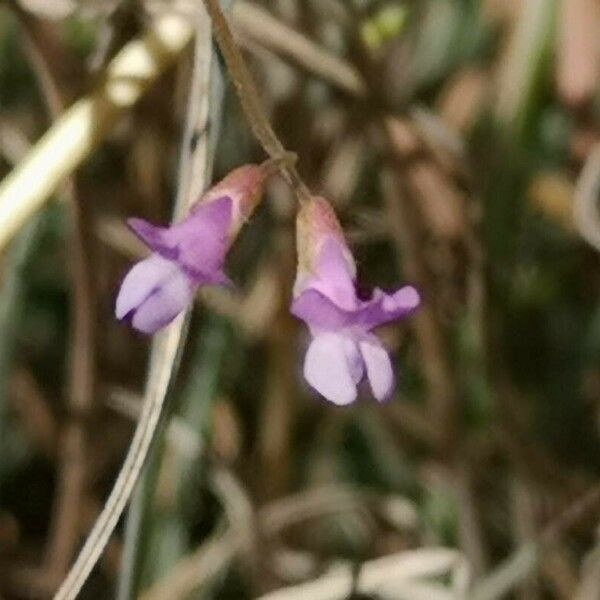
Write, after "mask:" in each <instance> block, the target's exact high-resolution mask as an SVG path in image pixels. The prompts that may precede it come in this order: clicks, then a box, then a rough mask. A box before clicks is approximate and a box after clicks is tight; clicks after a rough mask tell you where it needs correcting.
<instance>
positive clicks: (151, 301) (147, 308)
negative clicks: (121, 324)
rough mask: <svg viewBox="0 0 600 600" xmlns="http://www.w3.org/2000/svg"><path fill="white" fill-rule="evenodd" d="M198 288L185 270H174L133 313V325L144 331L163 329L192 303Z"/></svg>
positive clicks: (152, 331) (151, 331)
mask: <svg viewBox="0 0 600 600" xmlns="http://www.w3.org/2000/svg"><path fill="white" fill-rule="evenodd" d="M197 288H198V286H197V285H196V284H194V283H193V282H192V281H191V280H190V279H189V277H188V276H187V275H186V274H185V273H184V272H183V271H181V270H180V269H176V270H174V271H173V272H172V273H171V275H170V276H169V278H168V279H166V280H165V281H163V282H162V284H161V285H160V286H158V287H156V288H154V290H153V291H152V293H151V294H150V295H149V296H148V297H147V298H146V300H145V301H144V302H143V303H142V304H141V305H140V307H139V308H138V309H137V310H136V311H135V312H134V313H133V316H132V318H131V324H132V326H133V327H135V328H136V329H138V330H139V331H142V332H144V333H155V332H156V331H158V330H159V329H162V328H163V327H165V326H166V325H168V324H169V323H170V322H171V321H172V320H173V319H174V318H175V317H176V316H177V315H178V314H179V313H181V312H183V311H184V310H185V309H186V308H187V307H188V305H189V304H191V302H192V300H193V298H194V294H195V292H196V290H197Z"/></svg>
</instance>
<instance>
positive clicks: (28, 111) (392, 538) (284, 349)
mask: <svg viewBox="0 0 600 600" xmlns="http://www.w3.org/2000/svg"><path fill="white" fill-rule="evenodd" d="M199 4H201V3H200V2H193V1H190V2H182V3H177V2H175V3H174V2H167V1H162V2H161V1H159V0H154V1H150V0H86V1H80V2H79V1H76V0H52V1H50V0H11V1H4V2H2V3H0V170H1V172H2V175H5V174H7V173H8V172H9V171H10V170H11V169H12V168H13V167H14V166H15V165H17V164H19V162H20V161H21V160H22V159H23V157H24V156H25V155H26V154H27V152H28V150H29V148H30V147H31V146H32V145H33V144H34V143H35V142H36V140H37V139H38V138H39V137H40V136H41V135H42V133H43V132H44V131H46V130H47V129H48V128H49V127H51V126H52V123H53V122H54V121H55V120H56V118H57V116H58V115H59V114H60V112H61V111H62V110H63V109H64V108H65V107H67V106H69V105H70V104H71V103H72V102H73V101H74V100H76V99H77V98H79V97H82V96H84V95H86V94H87V93H89V92H90V90H91V89H93V87H94V85H95V84H96V83H97V82H98V81H99V80H101V78H102V73H103V70H104V68H105V66H106V65H107V64H108V62H109V61H110V59H111V57H112V56H113V55H114V54H115V53H116V52H117V51H118V50H119V49H120V48H121V47H123V46H124V45H126V44H127V43H128V42H130V41H131V40H133V39H135V38H137V37H139V36H140V35H141V34H142V33H143V31H144V30H145V29H146V27H147V26H148V24H149V22H150V21H151V20H152V19H154V18H155V17H156V15H157V14H158V13H160V12H161V11H163V12H164V11H183V12H184V13H185V11H194V10H195V8H196V7H197V6H198V5H199ZM232 4H233V5H232V7H231V9H230V12H229V14H230V17H231V21H232V25H233V27H234V29H235V31H236V34H237V35H238V36H239V42H240V44H241V45H242V47H243V48H244V51H245V52H246V55H247V57H248V60H249V63H250V65H251V68H252V71H253V73H254V74H255V76H256V78H257V81H258V84H259V88H260V92H261V95H262V100H263V102H264V105H265V107H266V108H267V110H268V113H269V115H270V117H271V118H272V122H273V125H274V128H275V129H276V131H277V132H278V133H279V134H280V135H281V137H282V139H283V140H284V141H285V143H286V145H287V147H288V148H290V149H292V150H293V151H295V152H297V153H298V155H299V163H298V167H299V170H300V171H301V173H302V174H303V176H304V177H305V178H306V180H307V182H308V183H309V185H310V186H311V187H312V189H313V190H315V191H317V192H319V193H321V194H323V195H325V196H327V197H328V198H329V199H330V200H331V201H332V202H333V203H334V205H335V206H336V208H337V210H338V211H339V214H340V217H341V219H342V221H343V223H344V226H345V227H346V230H347V232H348V235H349V236H350V239H351V240H352V243H353V248H354V249H355V252H356V256H357V260H358V263H359V271H360V273H361V277H362V280H363V281H364V282H365V283H366V284H367V285H380V286H381V287H386V286H388V287H392V286H394V285H397V284H398V283H399V282H403V281H409V282H411V283H414V284H415V285H417V286H419V288H420V289H421V290H422V291H423V295H424V299H425V302H424V306H423V309H422V310H421V311H420V313H419V315H418V317H416V318H414V319H412V320H411V321H410V322H408V323H402V324H399V325H398V324H394V325H392V326H389V327H387V328H385V329H384V331H383V332H382V335H383V337H384V339H385V342H386V344H387V345H388V346H389V347H390V348H391V349H392V350H393V352H394V356H395V362H396V365H397V370H398V373H399V379H400V385H399V386H398V390H397V392H396V396H395V397H394V399H393V400H392V401H391V402H389V403H387V404H385V405H383V406H380V405H377V404H376V402H375V401H373V400H372V399H370V398H368V397H365V398H361V399H360V401H359V402H357V403H356V405H354V406H352V407H350V408H344V409H338V408H336V407H334V406H330V405H327V404H326V403H324V402H323V401H322V400H320V399H319V398H317V397H315V395H314V394H313V393H312V392H311V390H310V389H309V388H308V387H307V386H306V384H305V383H304V381H303V379H302V376H301V364H302V356H303V351H304V349H305V347H306V343H307V333H306V331H305V330H304V328H303V327H302V326H301V325H300V324H299V323H297V322H296V321H295V320H294V319H293V318H292V317H291V315H290V314H289V310H288V306H289V301H290V293H291V291H290V290H291V286H292V284H293V279H294V269H295V254H294V253H295V250H294V237H293V236H294V228H293V216H294V213H293V211H294V201H293V198H292V196H291V194H290V192H289V190H288V189H287V188H286V186H285V185H284V184H283V182H282V181H280V180H274V181H272V183H271V184H270V186H269V189H268V193H267V197H266V199H265V203H264V204H263V206H262V207H261V208H260V210H259V211H258V214H256V215H255V217H254V218H253V219H252V221H251V223H250V224H249V226H248V227H247V228H246V230H245V232H244V234H243V236H242V238H241V240H240V241H239V242H238V244H237V246H236V248H235V251H234V252H233V254H232V256H231V257H230V269H229V272H230V274H231V276H232V278H233V279H234V281H235V282H236V284H237V287H236V289H234V290H228V291H223V290H208V291H205V292H203V293H202V294H201V297H200V298H199V300H198V305H197V309H196V310H195V311H194V313H193V315H192V318H191V321H190V325H189V331H188V334H187V341H186V344H185V347H184V350H183V353H182V357H181V365H180V368H179V370H178V374H177V377H176V379H175V383H174V385H173V386H172V390H171V393H170V394H169V399H168V400H169V401H168V409H167V412H168V413H169V415H170V418H169V421H168V425H167V426H166V427H165V429H164V434H163V435H162V436H161V439H160V440H159V443H158V444H157V445H156V446H155V448H154V451H153V456H152V460H151V461H150V463H149V466H148V467H149V468H148V469H147V471H146V473H145V475H144V479H143V481H142V485H141V486H140V488H139V490H138V494H137V497H136V499H135V502H134V507H135V510H134V512H133V516H131V517H130V519H129V523H128V525H127V527H126V526H125V523H124V522H123V523H122V524H121V525H120V526H119V529H118V531H117V533H116V535H115V536H114V537H113V539H112V541H111V543H110V544H109V546H108V548H107V551H106V552H105V554H104V556H103V558H102V560H101V562H100V564H99V566H98V567H97V568H96V569H95V571H94V573H93V575H92V577H91V578H90V580H89V582H88V583H87V585H86V587H85V589H84V592H83V594H82V595H81V597H82V598H95V599H96V598H97V599H104V598H107V599H108V598H116V597H117V591H116V590H117V589H118V590H119V591H118V594H119V595H118V597H119V598H121V599H124V598H144V599H147V600H149V599H153V600H159V599H166V598H169V599H175V598H182V599H183V598H217V599H244V598H258V597H262V596H264V597H265V598H267V597H268V598H272V599H273V600H275V599H277V600H285V599H288V598H289V599H290V600H294V599H296V598H299V599H304V598H307V599H308V598H311V599H319V598H328V599H329V598H330V599H332V600H333V599H337V598H339V599H342V598H347V599H349V598H359V597H361V598H362V597H372V598H390V599H407V600H419V599H427V600H437V599H453V598H464V597H468V598H470V597H473V598H480V599H481V598H488V599H492V598H520V599H523V600H525V599H526V600H536V599H542V598H557V599H562V598H565V599H571V598H574V599H578V600H594V599H598V598H600V540H599V539H598V536H597V534H598V530H597V524H598V515H599V514H600V493H599V492H598V483H597V482H598V475H599V474H600V452H599V451H600V444H599V437H598V433H599V427H600V367H599V362H598V361H599V358H600V294H599V291H600V261H599V260H598V249H597V248H595V247H594V244H597V240H598V239H600V220H599V219H598V215H597V213H596V210H595V203H596V200H597V191H598V183H597V182H598V178H599V177H600V164H599V163H600V159H599V158H598V156H599V154H598V153H599V152H600V150H599V148H600V145H599V142H600V121H599V110H600V105H599V102H598V101H599V98H600V96H599V93H598V92H599V81H600V38H599V35H598V33H599V32H600V4H599V3H598V2H597V0H412V1H409V0H406V1H401V0H398V1H392V0H388V1H385V0H382V1H378V0H277V1H276V0H261V1H256V0H239V1H237V2H233V3H232ZM190 14H191V13H190ZM190 18H194V17H193V16H191V17H190ZM191 46H192V45H190V46H189V47H188V49H187V50H186V51H185V52H184V53H182V54H181V55H180V56H179V57H178V60H177V61H176V64H174V65H173V66H172V68H170V69H169V70H168V72H166V73H165V74H164V75H163V76H162V77H161V78H160V79H159V80H158V81H157V82H156V83H155V85H153V86H152V87H151V88H150V89H149V91H148V92H147V93H146V94H145V95H144V97H143V98H142V99H141V101H140V102H139V103H138V104H137V105H136V106H135V107H134V108H132V109H131V110H130V111H128V112H127V113H126V114H124V115H123V116H122V118H121V119H120V120H119V121H118V123H117V124H116V126H115V127H114V128H113V129H112V130H111V132H110V133H109V134H108V136H107V137H106V139H104V140H103V142H102V144H101V145H100V147H99V148H98V150H97V151H95V152H94V153H93V154H91V155H90V156H88V157H87V159H86V161H85V164H84V165H83V166H82V167H81V168H80V169H78V170H77V171H76V173H75V175H74V176H73V177H72V178H71V180H70V181H69V182H67V183H65V185H64V186H63V187H61V188H60V189H59V191H58V192H57V193H56V194H55V196H54V197H53V199H52V202H51V203H49V204H48V205H47V206H46V207H45V208H44V209H43V210H42V211H40V212H39V213H37V214H36V215H35V216H33V217H32V218H31V219H30V220H29V221H28V222H27V224H26V226H25V227H24V228H22V229H21V231H20V232H19V235H18V236H17V237H16V238H15V239H14V240H13V241H12V242H11V244H10V245H9V247H8V248H7V249H6V250H5V251H3V254H2V256H1V262H0V597H2V598H6V599H13V598H14V599H20V598H48V597H50V596H51V594H52V592H53V591H54V590H55V589H56V586H57V584H58V583H59V582H60V581H61V579H62V578H63V577H64V575H65V573H66V570H67V568H68V567H69V565H70V564H71V562H72V560H73V558H74V555H75V553H76V550H77V548H78V547H79V546H80V544H81V543H82V541H83V540H84V539H85V536H86V533H87V532H88V531H89V530H90V528H91V525H92V524H93V521H94V519H95V517H96V516H97V514H98V512H99V510H100V509H101V507H102V503H103V500H104V498H105V497H106V496H107V494H108V492H109V491H110V489H111V486H112V484H113V482H114V478H115V476H116V474H117V472H118V470H119V467H120V465H121V462H122V459H123V456H124V454H125V452H126V450H127V447H128V444H129V442H130V439H131V434H132V431H133V427H134V424H135V421H136V419H137V416H138V415H139V413H140V407H141V403H142V398H143V390H144V382H145V380H146V374H147V370H148V366H147V365H148V349H149V339H148V338H146V337H142V336H140V335H138V334H136V333H135V332H133V331H132V330H131V329H129V328H128V327H127V326H124V325H122V324H120V323H118V322H116V320H115V319H114V317H113V306H114V298H115V293H116V291H117V289H118V286H119V283H120V281H121V278H122V277H123V275H124V273H125V272H126V270H127V268H128V265H130V264H131V262H132V261H133V260H134V259H135V258H136V257H139V256H140V255H141V254H142V253H143V252H144V250H143V248H142V247H141V246H140V245H139V244H138V242H137V241H136V240H135V239H134V237H133V235H132V234H131V233H129V232H128V230H127V228H126V227H125V225H124V222H125V219H126V218H127V217H128V216H132V215H136V216H141V217H145V218H148V219H150V220H154V221H167V220H168V219H169V218H170V214H171V207H172V206H173V199H174V197H175V193H176V189H177V186H178V177H179V171H178V161H179V156H180V149H179V148H180V143H181V138H182V134H183V130H184V122H185V115H186V107H187V106H188V93H189V89H190V80H191V77H192V72H193V70H194V58H193V56H194V53H193V49H192V47H191ZM196 60H197V57H196ZM216 64H217V65H219V64H221V61H220V60H219V59H218V58H217V59H216ZM215 97H216V98H217V99H216V100H214V102H218V103H219V106H218V107H216V108H215V107H214V106H213V108H212V109H211V110H213V111H214V110H217V112H219V113H220V114H221V118H220V129H219V130H218V134H216V135H215V137H216V146H215V149H214V164H215V167H214V179H215V180H216V179H217V178H219V177H221V176H223V175H224V174H226V173H227V171H228V170H229V169H231V168H233V167H235V166H238V165H240V164H243V163H247V162H258V161H261V160H263V159H264V154H263V153H262V151H261V150H260V148H259V146H258V145H257V144H256V143H255V141H254V140H253V138H252V135H251V133H250V130H249V128H248V126H247V125H246V123H245V121H244V118H243V115H242V113H241V110H240V108H239V105H238V101H237V99H236V97H235V95H234V93H233V91H232V90H231V88H230V86H229V85H228V84H227V82H226V89H225V94H224V96H223V97H222V100H219V96H218V94H217V95H216V96H215ZM211 152H212V150H211ZM582 172H583V175H582ZM40 177H43V174H40ZM574 215H575V216H574ZM577 215H579V216H577ZM586 240H588V241H586ZM588 242H589V243H588ZM599 247H600V246H599ZM78 282H79V283H78ZM82 282H83V283H82ZM77 290H79V291H77ZM81 327H83V328H84V330H83V334H82V330H81ZM590 490H591V491H590ZM596 509H598V510H596ZM126 531H127V532H126ZM374 561H375V562H374ZM377 561H379V562H377ZM352 573H354V576H353V575H352ZM313 580H318V581H317V583H316V584H314V583H313V584H310V585H313V587H307V584H306V582H311V581H313ZM353 582H354V583H353ZM373 582H375V583H373ZM302 585H304V587H302ZM318 585H320V586H321V587H318ZM336 585H337V587H336ZM315 586H317V587H315ZM353 588H356V589H354V591H353ZM275 589H281V591H280V592H278V595H276V594H275V593H272V591H273V590H275ZM358 589H363V592H362V593H363V595H362V596H359V593H358V591H357V590H358ZM269 593H271V595H268V594H269ZM366 593H368V594H369V596H365V595H364V594H366ZM353 594H354V595H353Z"/></svg>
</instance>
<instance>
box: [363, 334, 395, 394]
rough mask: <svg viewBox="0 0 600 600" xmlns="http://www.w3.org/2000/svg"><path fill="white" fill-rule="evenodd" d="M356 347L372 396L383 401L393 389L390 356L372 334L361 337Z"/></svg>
mask: <svg viewBox="0 0 600 600" xmlns="http://www.w3.org/2000/svg"><path fill="white" fill-rule="evenodd" d="M358 347H359V349H360V353H361V355H362V357H363V360H364V363H365V367H366V369H367V378H368V380H369V384H370V386H371V390H372V392H373V396H375V398H376V399H377V400H379V402H383V401H384V400H387V399H388V398H389V397H390V395H391V393H392V391H393V389H394V371H393V369H392V363H391V361H390V357H389V355H388V353H387V351H386V349H385V348H384V347H383V346H382V345H381V342H380V341H379V340H378V339H377V338H376V337H375V336H374V335H370V336H368V337H365V338H363V339H361V340H360V341H359V342H358Z"/></svg>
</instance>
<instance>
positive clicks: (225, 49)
mask: <svg viewBox="0 0 600 600" xmlns="http://www.w3.org/2000/svg"><path fill="white" fill-rule="evenodd" d="M203 2H204V5H205V6H206V10H207V12H208V14H209V15H210V18H211V19H212V22H213V31H214V35H215V39H216V40H217V43H218V44H219V48H220V49H221V52H222V53H223V58H224V59H225V64H226V65H227V69H228V71H229V74H230V76H231V80H232V82H233V85H234V87H235V91H236V92H237V95H238V98H239V99H240V103H241V105H242V109H243V111H244V115H245V116H246V119H247V121H248V124H249V125H250V128H251V129H252V132H253V133H254V135H255V136H256V139H257V140H258V141H259V142H260V144H261V145H262V147H263V149H264V151H265V152H266V153H267V154H268V155H269V156H270V157H271V158H272V159H274V160H275V161H278V164H279V168H280V171H281V174H282V175H283V176H284V177H285V179H286V180H287V181H288V183H289V184H290V185H291V186H292V188H293V190H294V192H295V193H296V196H297V198H298V201H299V202H304V201H306V200H308V198H310V196H311V194H310V191H309V189H308V187H307V185H306V184H305V183H304V180H303V179H302V177H301V176H300V173H299V172H298V170H297V169H296V167H295V166H294V164H290V162H289V161H287V160H285V158H286V156H288V155H289V152H288V151H287V150H286V149H285V146H284V145H283V143H282V142H281V140H280V139H279V137H278V136H277V134H276V133H275V131H274V130H273V127H272V126H271V123H270V121H269V119H268V117H267V116H266V114H265V111H264V109H263V106H262V103H261V101H260V96H259V93H258V89H257V87H256V83H255V82H254V79H253V77H252V75H251V73H250V70H249V69H248V66H247V65H246V61H245V60H244V57H243V56H242V53H241V51H240V49H239V47H238V45H237V43H236V41H235V39H234V37H233V33H232V32H231V28H230V27H229V23H228V22H227V19H226V18H225V15H224V14H223V11H222V10H221V7H220V5H219V0H203Z"/></svg>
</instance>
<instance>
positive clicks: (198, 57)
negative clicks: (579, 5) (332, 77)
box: [118, 6, 222, 598]
mask: <svg viewBox="0 0 600 600" xmlns="http://www.w3.org/2000/svg"><path fill="white" fill-rule="evenodd" d="M194 21H195V24H196V27H195V29H196V36H195V37H196V39H195V49H194V68H193V75H192V82H191V85H190V93H189V100H188V108H187V115H186V123H185V131H184V135H183V138H182V142H181V152H180V165H179V175H178V189H177V198H176V201H175V210H174V220H178V219H179V218H181V217H182V216H183V215H184V214H185V213H186V212H187V211H188V209H189V207H190V206H192V205H193V204H194V202H196V201H197V199H198V197H199V196H200V195H201V194H202V192H203V191H204V190H205V189H206V187H207V186H208V184H209V182H210V178H211V175H212V168H213V159H214V150H215V146H216V141H217V138H218V129H219V124H220V120H221V119H220V106H221V100H222V98H221V97H219V98H218V100H216V99H215V98H213V97H211V96H212V94H213V93H214V88H215V87H217V86H216V85H215V84H217V83H218V85H219V87H220V88H222V82H221V80H220V78H219V77H218V76H216V73H217V72H218V68H217V66H216V63H217V61H216V60H214V56H213V51H212V38H211V23H210V20H209V19H208V15H207V14H206V11H205V10H204V9H203V8H202V7H201V6H200V8H199V10H198V12H197V13H196V14H195V15H194ZM219 96H220V94H219ZM196 135H199V139H198V141H197V143H195V144H194V143H193V141H194V138H195V136H196ZM183 327H184V325H183V322H182V321H181V320H180V321H178V324H177V326H175V327H172V328H170V330H169V331H170V332H171V334H172V337H173V345H171V346H169V347H160V346H158V345H155V346H154V347H153V352H152V358H151V367H150V374H149V380H148V388H149V389H151V385H150V383H151V379H152V378H153V376H154V374H155V373H157V374H159V375H160V373H161V371H162V369H163V368H164V367H165V365H166V366H167V367H168V368H169V369H170V374H169V377H170V376H171V375H172V373H173V372H174V371H175V369H176V361H177V356H178V354H179V350H180V349H181V347H182V346H183V341H184V335H183ZM166 385H168V381H166V380H165V386H166ZM166 392H167V388H166V387H163V388H162V389H161V393H162V394H163V398H164V396H165V395H166ZM162 404H163V403H162V402H160V403H156V405H155V411H156V414H149V415H148V419H149V421H150V422H151V423H152V427H153V433H154V430H156V426H157V423H158V417H159V416H160V413H161V412H162ZM142 419H143V417H142ZM142 419H140V424H139V426H138V427H140V428H141V427H143V426H144V425H143V420H142ZM130 452H131V451H130ZM143 452H144V458H145V455H147V454H148V452H149V447H146V448H145V449H143ZM138 478H139V472H136V473H132V475H131V479H132V480H133V485H135V483H136V481H137V479H138ZM151 485H152V478H151V477H145V478H144V479H143V480H142V482H141V483H140V486H139V487H138V493H136V495H135V497H134V499H133V502H132V506H131V509H130V511H129V516H128V522H127V532H126V544H125V553H124V558H123V569H122V573H121V577H120V580H119V589H118V597H119V598H129V597H132V596H133V595H134V594H135V590H134V588H135V583H136V582H135V580H136V567H137V563H138V562H139V561H138V560H136V557H137V556H139V554H140V553H141V552H142V550H141V548H140V540H139V536H140V534H141V527H142V526H143V516H144V513H145V512H146V511H147V506H146V499H147V498H148V497H151V494H148V493H146V491H145V488H147V487H148V486H151Z"/></svg>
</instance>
